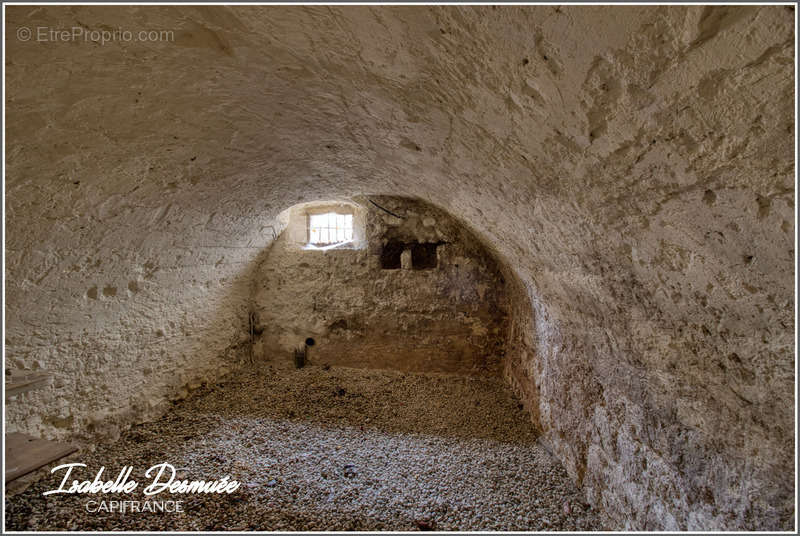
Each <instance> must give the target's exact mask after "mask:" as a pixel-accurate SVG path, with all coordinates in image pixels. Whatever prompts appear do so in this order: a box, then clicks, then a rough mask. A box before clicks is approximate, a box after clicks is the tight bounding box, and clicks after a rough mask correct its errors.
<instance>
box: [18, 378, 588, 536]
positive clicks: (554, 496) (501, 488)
mask: <svg viewBox="0 0 800 536" xmlns="http://www.w3.org/2000/svg"><path fill="white" fill-rule="evenodd" d="M78 460H79V461H81V462H83V463H86V464H87V466H88V467H87V468H86V469H85V470H84V471H85V472H82V473H80V474H77V475H76V477H78V478H80V479H81V480H83V479H89V480H91V479H93V478H94V475H95V473H96V472H97V470H98V469H99V468H100V466H103V465H104V466H105V467H106V472H105V473H104V475H103V476H104V479H108V480H113V479H114V478H116V475H117V474H118V473H119V471H120V469H121V468H122V466H123V465H133V466H134V472H133V474H132V476H131V477H132V478H133V479H134V480H136V481H137V482H139V483H140V484H139V486H138V487H137V489H136V491H135V492H134V493H132V494H130V495H125V496H123V495H105V496H97V495H95V496H88V495H50V496H47V497H44V496H42V492H43V491H46V490H48V489H53V488H56V487H57V486H58V484H59V483H60V480H61V478H62V476H63V473H60V476H59V477H56V476H55V475H48V476H47V477H46V478H45V479H43V480H41V481H39V482H37V483H36V484H34V485H32V486H31V487H30V488H28V489H27V490H25V491H24V492H23V493H20V494H18V495H13V496H10V497H8V498H7V500H6V523H7V528H8V529H12V530H110V529H114V530H418V529H421V530H432V529H433V530H598V529H601V528H602V527H601V525H600V522H599V519H598V516H597V513H596V512H594V511H592V510H591V509H589V507H588V506H586V505H585V503H584V501H583V500H582V498H581V494H580V493H579V492H578V490H576V489H575V487H574V486H573V485H572V483H571V482H570V480H569V478H568V477H567V475H566V473H565V471H564V469H563V468H562V467H561V465H560V464H559V463H558V462H557V461H555V460H554V459H553V458H552V457H551V456H550V455H549V454H548V453H547V452H546V451H545V450H544V449H543V448H542V447H540V446H539V445H538V444H537V443H536V441H535V435H534V432H533V430H532V427H531V425H530V423H529V420H528V415H527V413H526V412H525V411H524V410H523V409H522V408H521V406H520V405H519V404H518V402H517V401H516V400H515V399H514V398H513V396H512V395H511V393H510V392H509V391H508V389H507V388H506V387H505V386H504V384H503V383H502V382H501V381H499V380H495V379H477V378H463V377H453V376H443V375H423V374H402V373H397V372H386V371H365V370H356V369H347V368H331V369H326V368H321V367H306V368H304V369H301V370H296V371H281V372H276V371H272V370H271V369H268V370H267V371H265V372H263V373H261V374H258V373H253V374H250V375H245V376H238V377H236V379H235V380H234V381H227V382H224V383H220V384H217V385H215V386H212V387H210V388H201V389H199V390H198V391H195V392H194V393H193V394H192V396H190V398H189V399H187V400H185V401H182V402H179V403H177V404H176V405H175V407H174V409H173V411H171V412H169V413H168V414H167V415H165V416H164V417H163V418H162V419H160V420H159V421H156V422H152V423H147V424H143V425H139V426H136V427H134V428H132V429H131V430H129V431H128V432H126V433H125V434H123V436H122V438H121V439H120V440H119V441H118V442H117V443H114V444H113V445H108V446H104V447H100V448H98V449H97V450H96V451H95V452H93V453H81V454H80V455H79V456H78ZM165 461H166V462H169V463H171V464H172V465H174V466H175V467H176V468H180V471H179V475H178V476H179V477H180V478H186V479H190V480H192V479H196V480H211V479H215V478H221V477H222V476H224V475H226V474H230V475H231V476H232V478H235V479H237V480H239V481H240V482H242V486H241V487H240V488H239V490H237V491H236V492H235V493H233V494H231V495H184V496H179V495H168V494H167V493H163V494H160V495H156V496H154V497H151V498H150V500H154V499H155V500H161V499H165V500H168V499H179V500H183V501H184V502H183V508H184V510H185V512H184V513H135V514H130V513H129V514H126V515H121V514H119V513H116V514H105V513H88V512H86V503H87V502H88V501H90V500H100V499H105V500H107V501H110V500H114V499H118V500H122V499H126V500H131V499H133V500H140V501H141V500H144V499H145V497H144V496H143V495H142V489H143V488H144V487H145V486H146V485H147V484H148V483H149V482H150V479H147V478H145V477H144V471H145V470H146V469H147V468H149V467H150V466H152V465H155V464H157V463H161V462H165Z"/></svg>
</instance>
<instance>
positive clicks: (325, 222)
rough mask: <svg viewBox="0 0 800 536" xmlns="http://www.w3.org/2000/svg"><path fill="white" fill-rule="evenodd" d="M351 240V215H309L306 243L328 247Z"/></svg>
mask: <svg viewBox="0 0 800 536" xmlns="http://www.w3.org/2000/svg"><path fill="white" fill-rule="evenodd" d="M352 239H353V215H352V214H337V213H335V212H328V213H326V214H310V215H309V217H308V243H309V244H313V245H315V246H328V245H332V244H340V243H342V242H349V241H350V240H352Z"/></svg>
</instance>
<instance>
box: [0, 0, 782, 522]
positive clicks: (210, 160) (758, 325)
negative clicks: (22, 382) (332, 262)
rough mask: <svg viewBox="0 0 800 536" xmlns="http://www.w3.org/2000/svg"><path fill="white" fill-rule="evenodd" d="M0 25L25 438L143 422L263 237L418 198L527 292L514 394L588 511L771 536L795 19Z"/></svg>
mask: <svg viewBox="0 0 800 536" xmlns="http://www.w3.org/2000/svg"><path fill="white" fill-rule="evenodd" d="M6 13H7V24H8V28H7V32H8V33H7V35H8V36H9V37H8V38H7V41H6V44H7V52H6V57H7V63H6V67H7V82H6V83H7V86H6V87H7V90H8V94H7V103H6V112H7V117H6V125H7V130H6V134H7V146H6V148H7V152H6V154H7V168H6V209H7V216H6V225H7V227H6V238H7V248H6V253H7V256H8V258H7V264H6V266H7V269H6V284H7V292H8V294H7V308H6V316H7V320H8V334H7V344H8V347H7V352H8V364H9V366H14V367H17V366H19V367H23V366H24V367H32V368H35V367H37V366H41V367H43V368H47V369H50V370H53V371H54V372H55V373H56V375H57V376H58V377H59V378H61V379H60V380H57V381H61V382H63V383H64V385H65V386H64V387H63V391H59V392H58V393H56V396H55V397H49V398H48V399H46V400H45V399H42V400H40V401H39V402H40V404H41V407H42V408H44V410H43V412H39V411H33V410H29V409H10V410H9V411H10V413H9V416H10V418H11V420H12V422H18V423H22V422H25V423H26V424H24V425H23V424H19V425H18V426H20V427H23V428H24V427H28V428H31V429H34V430H44V431H47V433H49V434H51V435H53V434H56V435H57V434H67V433H75V432H79V433H82V432H84V431H85V430H86V428H87V427H88V426H89V425H90V424H92V423H94V424H93V425H94V426H96V427H102V426H105V425H102V424H101V423H104V422H106V421H107V419H106V417H108V416H109V415H114V416H119V415H120V414H123V413H125V412H127V413H128V415H129V416H130V418H132V419H133V418H140V417H142V416H143V415H147V414H148V412H152V411H156V410H158V408H159V407H160V404H161V403H162V402H161V401H162V400H163V398H164V396H165V394H168V393H173V392H175V391H176V390H178V389H180V388H181V387H184V386H186V385H191V384H192V383H193V382H196V381H199V378H202V377H205V375H207V374H213V373H215V371H218V369H219V368H220V367H225V366H226V365H224V364H223V365H221V364H220V362H219V360H217V359H216V356H217V355H219V353H220V352H221V351H223V350H224V349H225V348H229V347H231V345H235V344H237V343H238V342H239V339H238V338H237V337H239V331H240V321H241V315H242V314H243V312H242V311H243V304H244V303H245V302H246V298H247V296H246V294H247V288H248V287H247V284H246V280H247V274H248V269H249V268H250V267H251V264H252V262H253V261H254V259H255V258H256V256H257V254H258V251H260V249H262V248H263V247H264V246H265V245H266V244H268V243H269V241H270V239H271V231H270V229H269V226H270V225H272V222H273V218H274V217H275V216H276V215H277V214H278V212H280V211H281V210H283V209H284V208H286V207H288V206H290V205H293V204H295V203H298V202H304V201H311V200H315V199H325V198H332V197H338V196H345V197H346V196H351V195H356V194H363V193H384V194H392V195H403V196H412V197H420V198H422V199H425V200H427V201H429V202H431V203H433V204H435V205H437V206H441V207H443V208H444V209H446V210H447V211H449V212H450V213H451V214H453V215H454V216H456V217H457V218H460V219H462V220H463V221H465V222H467V223H468V224H469V225H470V226H471V227H472V228H473V229H474V230H475V231H476V232H477V233H478V234H479V235H481V236H482V237H483V238H484V239H485V240H486V241H487V243H489V244H491V245H492V247H493V248H494V249H496V251H497V252H498V254H499V256H500V257H501V258H503V259H504V260H505V262H506V263H507V264H508V265H509V266H512V267H514V270H515V273H516V274H517V276H518V277H519V278H520V280H521V281H522V282H523V284H524V285H525V287H526V289H527V292H528V295H529V297H530V299H531V300H532V303H533V307H534V310H535V313H536V314H535V317H532V318H535V320H531V321H530V325H529V329H527V330H523V331H524V333H522V334H521V335H520V336H521V337H523V338H524V339H525V341H526V345H527V346H528V348H529V350H530V352H529V353H528V354H526V355H528V357H527V358H520V365H519V366H520V367H523V368H524V369H525V374H527V377H528V378H529V381H530V382H531V383H532V384H533V383H535V387H536V390H537V392H538V393H539V396H540V397H541V402H540V403H539V406H540V407H539V411H540V412H541V421H542V423H543V426H544V427H545V429H546V435H547V436H548V437H549V439H550V441H551V443H552V446H553V449H554V451H555V453H556V454H557V455H558V456H560V457H561V459H562V460H564V461H565V463H566V465H567V467H568V469H569V470H570V472H571V473H572V474H573V476H575V477H576V478H577V479H578V480H579V481H581V482H582V483H583V484H584V486H585V487H586V489H587V493H589V496H590V499H591V500H592V501H593V502H594V503H595V504H599V505H601V506H602V507H603V508H605V509H606V511H607V512H609V515H610V516H611V517H612V518H614V519H616V520H620V519H625V518H628V519H630V520H631V521H630V523H631V525H630V526H632V527H645V526H648V527H656V526H663V527H667V528H670V527H687V526H689V527H692V526H702V527H710V526H729V527H739V526H746V525H747V523H757V524H758V523H762V525H763V524H765V523H766V524H767V526H769V527H777V526H778V524H779V520H781V519H783V518H785V516H786V511H787V510H786V508H788V506H787V504H789V502H788V501H789V495H788V494H789V492H790V491H791V490H790V489H789V488H788V487H787V485H782V484H777V483H776V482H777V480H776V477H777V475H778V474H779V473H780V471H781V470H784V469H787V468H789V467H791V463H790V453H789V452H788V449H786V448H785V447H786V444H787V443H786V442H787V441H790V439H791V431H792V423H793V417H792V411H791V407H792V405H793V404H791V403H790V401H791V400H792V378H793V362H792V348H793V344H794V339H793V333H792V323H793V322H792V318H793V317H792V311H793V306H794V303H793V294H792V281H793V279H792V270H793V258H794V250H793V240H792V238H793V232H794V225H793V217H792V216H793V209H794V206H793V203H794V201H793V194H794V189H793V182H792V177H793V165H794V161H793V155H794V150H793V147H794V145H793V134H794V125H793V121H792V105H793V98H792V97H793V95H792V91H793V88H794V82H793V76H792V67H791V65H792V61H793V56H794V45H793V44H794V36H793V24H794V20H793V18H794V17H793V15H794V12H793V9H792V8H791V7H787V6H770V7H757V6H746V7H685V6H680V7H678V6H672V7H665V6H661V7H656V6H652V7H651V6H637V7H613V8H609V7H588V6H573V7H556V6H539V7H476V8H472V7H426V8H421V7H335V8H334V7H293V8H286V7H244V6H237V7H211V6H205V7H199V6H195V7H183V6H180V7H179V6H172V7H155V6H141V7H125V8H117V7H109V6H103V7H99V6H98V7H67V6H63V7H55V6H10V7H8V8H7V12H6ZM22 27H25V28H31V29H33V31H34V32H38V31H39V30H38V28H45V29H46V30H45V32H47V30H49V29H57V28H64V29H70V30H72V29H73V28H79V29H83V30H84V35H88V32H89V31H101V30H107V31H114V30H119V31H123V30H125V31H128V30H129V31H133V32H134V33H135V32H138V31H141V30H168V31H174V41H155V42H141V41H129V42H122V41H120V40H119V39H117V40H116V41H114V42H108V43H98V42H91V41H87V40H86V39H85V38H84V37H83V36H79V37H77V38H76V39H74V40H70V41H64V40H63V39H54V38H53V35H51V34H47V33H45V35H44V37H45V38H46V39H47V41H46V42H45V41H43V40H41V39H39V40H38V41H37V40H36V35H38V34H36V33H34V39H32V40H29V41H23V40H20V39H19V37H16V38H15V36H19V35H20V34H18V33H17V32H18V31H19V29H20V28H22ZM39 37H41V35H39ZM526 359H527V360H526ZM120 363H129V364H130V367H131V368H130V369H126V368H125V367H119V364H120ZM134 369H135V370H136V371H137V373H136V374H135V376H136V379H135V381H131V377H132V375H133V372H132V370H134ZM141 371H145V372H144V373H143V374H140V372H141ZM109 387H114V388H118V390H117V397H116V398H112V397H111V396H110V395H109V394H108V393H107V391H108V389H107V388H109ZM70 389H71V390H70ZM76 397H78V398H80V399H81V400H82V401H85V402H82V403H83V404H84V407H85V408H86V411H85V412H84V413H80V414H74V410H71V409H70V407H71V405H72V404H73V403H74V401H75V400H76V399H77V398H76ZM15 419H16V421H15ZM70 419H71V420H70ZM65 420H66V421H65ZM64 422H67V423H68V424H64ZM784 451H786V452H784ZM693 453H694V454H693ZM643 466H644V467H645V469H643ZM643 471H644V472H645V473H647V472H648V471H649V472H651V473H652V474H649V475H648V476H646V477H643V476H642V472H643ZM726 471H727V473H726ZM722 474H734V475H737V478H738V480H737V482H738V483H737V482H733V481H727V480H725V478H724V477H723V476H720V475H722ZM734 480H736V479H734ZM784 480H785V479H784ZM626 482H627V483H629V484H625V483H626ZM648 482H649V484H648ZM625 486H627V487H625ZM743 486H744V487H747V486H750V488H752V489H757V490H759V493H758V494H759V496H760V498H759V499H753V501H752V502H748V501H750V499H742V493H744V492H745V491H746V490H744V489H743ZM750 488H748V489H750ZM623 489H624V490H626V491H622V490H623ZM664 490H666V491H664ZM676 490H677V491H676ZM643 505H649V506H648V508H647V509H643V508H642V506H643ZM748 509H749V510H748ZM746 510H747V511H749V512H750V514H747V515H745V511H746ZM748 516H749V517H748ZM753 519H755V520H756V521H752V520H753Z"/></svg>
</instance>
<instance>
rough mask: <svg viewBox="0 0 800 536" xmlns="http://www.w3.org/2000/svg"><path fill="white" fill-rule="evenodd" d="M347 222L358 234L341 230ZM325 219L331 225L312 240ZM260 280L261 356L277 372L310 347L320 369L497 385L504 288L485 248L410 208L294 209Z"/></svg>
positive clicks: (504, 331)
mask: <svg viewBox="0 0 800 536" xmlns="http://www.w3.org/2000/svg"><path fill="white" fill-rule="evenodd" d="M337 217H338V221H339V223H340V224H343V223H344V222H346V221H350V220H347V219H345V218H350V219H351V220H352V222H353V226H352V230H350V229H348V230H347V231H346V232H351V233H352V236H349V235H348V236H344V235H343V234H342V232H341V231H340V232H339V238H340V239H341V240H340V241H339V242H338V243H337V242H336V241H335V239H334V235H335V233H336V229H335V225H336V224H335V221H334V220H336V218H337ZM320 218H322V219H323V221H325V218H329V220H330V221H331V222H333V223H332V224H331V225H333V227H331V229H330V238H328V234H327V233H328V232H329V230H328V229H327V228H324V227H323V228H322V229H321V230H322V232H324V233H326V235H325V236H326V238H324V240H323V241H322V242H320V239H318V238H317V237H315V233H317V232H318V229H317V227H315V225H317V222H318V221H319V220H320ZM278 221H279V222H280V227H281V229H282V231H281V233H280V234H279V235H278V237H277V239H276V240H275V241H274V242H273V243H272V244H271V245H270V246H269V249H268V251H266V252H265V255H264V257H263V260H262V261H261V263H260V265H259V267H258V268H257V270H256V273H255V275H254V278H253V285H254V292H253V311H254V314H255V319H256V322H255V331H256V332H257V333H258V335H257V337H256V338H255V339H254V341H253V342H254V351H253V355H254V357H255V358H256V359H257V360H259V361H262V362H264V363H272V364H275V365H278V366H281V365H286V364H289V363H291V362H292V358H291V355H292V350H293V349H295V348H297V347H298V346H302V345H303V341H304V340H305V339H306V338H308V337H312V338H313V339H314V340H315V342H316V344H315V345H314V348H313V351H312V352H311V354H310V355H309V359H310V361H311V362H313V363H315V364H327V365H342V366H353V367H363V368H378V369H393V370H401V371H409V372H446V373H455V374H467V375H491V376H498V375H500V373H501V371H502V360H503V356H504V354H505V346H506V341H507V338H508V334H509V321H508V307H509V303H508V302H509V297H508V294H507V291H506V280H505V276H504V275H503V274H502V271H501V268H500V265H499V263H498V262H497V260H496V259H495V257H494V256H493V255H492V254H491V253H490V252H489V251H488V250H487V249H486V248H485V247H484V246H483V245H482V244H481V242H480V240H478V239H477V237H476V236H475V235H474V234H473V233H472V232H470V231H469V230H468V229H467V228H466V227H464V226H463V225H461V224H460V223H459V222H458V221H456V220H455V219H454V218H452V217H451V216H449V215H448V214H447V213H446V212H444V211H443V210H441V209H438V208H436V207H434V206H431V205H429V204H427V203H424V202H422V201H420V200H415V199H411V198H401V197H392V196H370V197H357V198H354V199H352V200H347V201H345V202H341V201H327V202H326V201H321V202H313V203H304V204H300V205H295V206H293V207H291V208H289V209H287V210H286V211H284V212H283V213H282V214H281V215H280V216H279V218H278Z"/></svg>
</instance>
